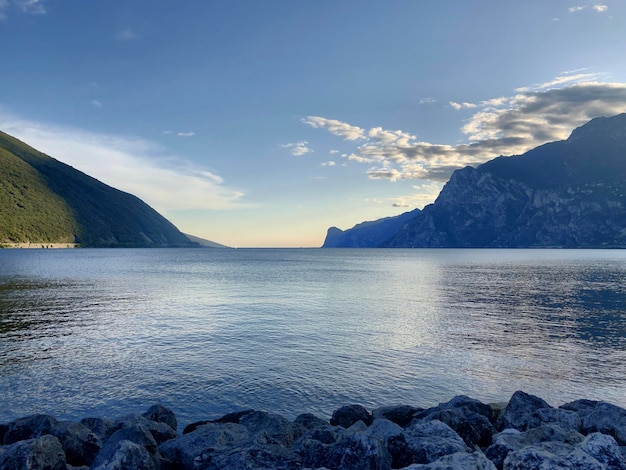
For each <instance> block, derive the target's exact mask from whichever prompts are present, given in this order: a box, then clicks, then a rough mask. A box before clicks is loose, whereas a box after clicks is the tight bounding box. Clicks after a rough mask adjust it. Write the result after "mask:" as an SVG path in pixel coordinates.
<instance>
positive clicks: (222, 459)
mask: <svg viewBox="0 0 626 470" xmlns="http://www.w3.org/2000/svg"><path fill="white" fill-rule="evenodd" d="M301 468H302V463H301V459H300V455H298V454H297V453H296V452H294V451H293V450H290V449H288V448H286V447H283V446H281V445H278V444H268V443H262V442H256V443H254V444H252V445H250V446H247V447H244V448H241V449H237V448H235V449H233V450H232V451H229V452H216V451H215V450H214V449H207V450H205V451H203V452H201V453H200V455H198V456H197V457H196V458H195V459H194V464H193V469H194V470H223V469H228V470H249V469H272V470H300V469H301Z"/></svg>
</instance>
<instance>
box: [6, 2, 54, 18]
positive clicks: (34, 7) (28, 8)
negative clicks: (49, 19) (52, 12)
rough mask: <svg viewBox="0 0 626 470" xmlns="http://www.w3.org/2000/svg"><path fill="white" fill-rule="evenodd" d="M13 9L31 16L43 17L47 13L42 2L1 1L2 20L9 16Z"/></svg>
mask: <svg viewBox="0 0 626 470" xmlns="http://www.w3.org/2000/svg"><path fill="white" fill-rule="evenodd" d="M11 7H15V8H16V9H17V10H19V11H21V12H22V13H26V14H29V15H43V14H45V13H46V8H45V7H44V4H43V1H42V0H0V20H4V19H6V18H7V16H8V13H7V12H8V11H9V10H10V9H11Z"/></svg>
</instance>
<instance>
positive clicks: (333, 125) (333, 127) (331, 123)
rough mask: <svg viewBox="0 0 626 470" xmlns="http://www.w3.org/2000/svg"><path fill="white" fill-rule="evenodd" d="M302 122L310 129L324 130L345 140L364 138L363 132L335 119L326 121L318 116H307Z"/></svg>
mask: <svg viewBox="0 0 626 470" xmlns="http://www.w3.org/2000/svg"><path fill="white" fill-rule="evenodd" d="M302 122H304V123H305V124H308V125H309V126H311V127H315V128H320V129H326V130H327V131H328V132H330V133H331V134H334V135H337V136H339V137H343V138H344V139H346V140H359V139H364V138H365V130H364V129H361V128H360V127H357V126H352V125H350V124H348V123H345V122H341V121H338V120H336V119H327V118H323V117H320V116H307V117H306V118H304V119H302Z"/></svg>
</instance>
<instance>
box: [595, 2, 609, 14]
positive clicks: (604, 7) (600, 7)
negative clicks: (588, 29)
mask: <svg viewBox="0 0 626 470" xmlns="http://www.w3.org/2000/svg"><path fill="white" fill-rule="evenodd" d="M593 9H594V10H595V11H597V12H598V13H604V12H605V11H607V10H608V9H609V7H608V6H607V5H601V4H597V5H594V6H593Z"/></svg>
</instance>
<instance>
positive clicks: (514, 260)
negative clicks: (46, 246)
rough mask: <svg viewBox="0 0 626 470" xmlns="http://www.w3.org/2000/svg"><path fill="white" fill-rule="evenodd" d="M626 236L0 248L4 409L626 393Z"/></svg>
mask: <svg viewBox="0 0 626 470" xmlns="http://www.w3.org/2000/svg"><path fill="white" fill-rule="evenodd" d="M625 273H626V252H623V251H621V250H620V251H617V250H615V251H593V250H589V251H587V250H580V251H569V250H288V249H285V250H269V249H268V250H66V251H45V250H42V251H39V250H36V251H25V250H24V251H22V250H0V390H1V391H2V395H3V403H4V405H5V406H4V408H3V409H2V410H0V422H3V421H7V420H9V419H13V418H16V417H19V416H24V415H27V414H31V413H34V412H47V413H51V414H54V415H56V416H59V417H61V418H68V419H72V418H79V417H83V416H86V415H97V416H103V415H106V416H114V415H116V414H123V413H127V412H136V411H142V410H143V409H144V408H147V407H148V406H149V405H151V404H153V403H155V402H162V403H164V404H166V405H167V406H170V407H171V408H172V409H174V411H175V412H176V413H177V415H178V416H179V419H180V421H181V422H182V423H185V422H190V421H193V420H197V419H206V418H210V417H217V416H218V415H221V414H224V413H227V412H230V411H233V410H234V409H238V408H244V407H251V408H256V409H263V410H267V411H274V412H279V413H283V414H285V415H286V416H288V417H292V418H293V417H295V416H296V415H297V414H299V413H300V412H312V413H317V414H319V415H320V416H323V417H328V416H330V413H331V412H332V410H333V409H335V408H337V407H339V406H341V405H343V404H347V403H353V402H359V403H362V404H364V405H365V406H367V407H370V408H373V407H376V406H381V405H386V404H398V403H406V404H412V405H415V406H431V405H434V404H436V403H438V402H440V401H444V400H448V399H450V398H452V397H453V396H454V395H457V394H467V395H470V396H473V397H476V398H479V399H481V400H483V401H505V400H507V399H508V398H509V397H510V395H511V394H512V393H513V392H514V391H515V390H518V389H523V390H525V391H526V392H528V393H534V394H537V395H539V396H541V397H542V398H544V399H546V400H548V401H549V402H551V403H552V404H554V405H558V404H561V403H563V402H565V401H569V400H572V399H576V398H583V397H584V398H591V399H603V400H607V401H611V402H613V403H616V404H618V405H621V406H626V398H625V397H624V394H623V390H624V386H625V385H626V365H625V364H626V360H625V359H626V355H625V350H626V313H625V311H626V309H625V308H624V307H625V306H626V285H625V282H624V281H623V279H624V274H625Z"/></svg>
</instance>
